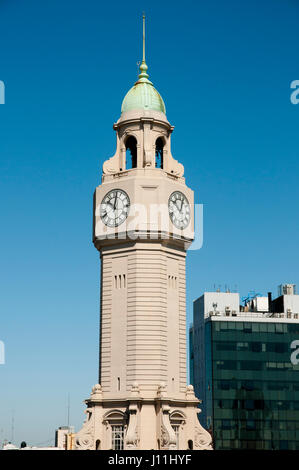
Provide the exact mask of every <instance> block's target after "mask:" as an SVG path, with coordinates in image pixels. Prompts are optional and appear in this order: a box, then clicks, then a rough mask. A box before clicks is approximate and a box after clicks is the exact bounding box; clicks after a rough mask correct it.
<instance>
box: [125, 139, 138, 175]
mask: <svg viewBox="0 0 299 470" xmlns="http://www.w3.org/2000/svg"><path fill="white" fill-rule="evenodd" d="M132 168H137V140H136V139H135V137H133V136H132V135H130V136H129V137H128V138H127V140H126V170H131V169H132Z"/></svg>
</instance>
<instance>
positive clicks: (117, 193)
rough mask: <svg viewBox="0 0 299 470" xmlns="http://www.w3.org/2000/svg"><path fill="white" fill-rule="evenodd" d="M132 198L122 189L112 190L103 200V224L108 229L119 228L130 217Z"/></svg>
mask: <svg viewBox="0 0 299 470" xmlns="http://www.w3.org/2000/svg"><path fill="white" fill-rule="evenodd" d="M129 209H130V198H129V196H128V194H127V193H126V192H125V191H123V190H122V189H112V190H111V191H109V192H108V193H107V194H106V195H105V196H104V198H103V200H102V202H101V206H100V216H101V220H102V222H103V223H104V224H105V225H107V226H108V227H117V226H118V225H120V224H122V223H123V222H124V221H125V219H126V218H127V217H128V214H129Z"/></svg>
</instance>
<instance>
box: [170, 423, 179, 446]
mask: <svg viewBox="0 0 299 470" xmlns="http://www.w3.org/2000/svg"><path fill="white" fill-rule="evenodd" d="M171 426H172V429H173V430H174V432H175V437H176V447H177V449H179V448H180V447H179V445H180V444H179V437H180V425H179V424H172V425H171Z"/></svg>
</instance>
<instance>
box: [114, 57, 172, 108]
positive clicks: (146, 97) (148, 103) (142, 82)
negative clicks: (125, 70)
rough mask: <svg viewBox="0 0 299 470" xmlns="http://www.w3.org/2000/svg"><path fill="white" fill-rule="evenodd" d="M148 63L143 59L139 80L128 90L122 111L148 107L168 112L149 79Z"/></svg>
mask: <svg viewBox="0 0 299 470" xmlns="http://www.w3.org/2000/svg"><path fill="white" fill-rule="evenodd" d="M146 71H147V65H146V63H145V61H142V63H141V65H140V72H141V73H140V74H139V77H138V81H137V82H136V83H135V85H134V86H133V87H132V88H131V89H130V90H129V91H128V93H127V94H126V96H125V97H124V100H123V102H122V105H121V112H122V113H125V112H126V111H131V110H133V109H148V110H154V111H160V112H162V113H164V114H166V109H165V104H164V101H163V99H162V97H161V95H160V94H159V93H158V92H157V90H156V89H155V87H154V85H153V84H152V82H150V81H149V80H148V74H147V73H146Z"/></svg>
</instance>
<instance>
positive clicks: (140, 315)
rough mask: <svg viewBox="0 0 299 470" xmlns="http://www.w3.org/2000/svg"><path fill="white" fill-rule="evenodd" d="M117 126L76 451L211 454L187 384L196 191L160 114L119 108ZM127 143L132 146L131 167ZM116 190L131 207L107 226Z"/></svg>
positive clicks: (105, 189) (108, 166) (98, 196)
mask: <svg viewBox="0 0 299 470" xmlns="http://www.w3.org/2000/svg"><path fill="white" fill-rule="evenodd" d="M149 83H150V82H149ZM137 84H138V82H137ZM143 85H144V82H143ZM143 88H144V87H143ZM137 91H138V90H137ZM135 95H136V93H135ZM126 99H127V98H126ZM134 99H135V98H134ZM127 102H128V99H127ZM114 129H115V131H116V135H117V146H116V152H115V155H114V156H113V157H112V158H110V159H108V160H107V161H106V162H105V163H104V165H103V174H102V184H101V185H100V186H98V187H97V189H96V191H95V196H94V238H93V241H94V245H95V247H96V248H97V250H98V251H99V252H100V256H101V267H102V269H101V326H100V377H99V382H100V385H99V384H98V385H95V386H94V387H93V389H92V393H91V396H90V398H89V399H87V400H86V405H87V409H86V420H85V422H84V425H83V428H82V429H81V431H79V432H78V433H77V434H76V438H75V445H76V448H77V449H104V450H105V449H111V448H112V447H114V448H115V449H119V448H124V449H165V450H166V449H167V450H171V449H192V448H193V449H195V450H196V449H198V450H200V449H211V436H210V434H209V433H208V432H207V431H205V430H204V429H203V428H202V427H201V426H200V424H199V421H198V417H197V414H198V412H200V410H199V408H198V404H199V400H198V399H197V398H196V397H195V395H194V391H193V387H192V386H191V385H189V386H186V310H185V282H186V279H185V258H186V250H187V248H188V246H189V245H190V244H191V243H192V240H193V238H194V220H193V212H194V211H193V204H194V199H193V191H192V190H191V189H190V188H188V187H187V186H186V184H185V179H184V177H183V173H184V167H183V165H182V164H180V163H179V162H178V161H176V160H175V159H174V158H173V157H172V154H171V145H170V138H171V133H172V131H173V127H172V126H171V125H170V124H169V122H168V121H167V118H166V116H165V114H164V113H163V112H160V111H157V110H150V109H136V110H129V111H126V112H123V113H122V115H121V117H120V119H119V121H118V122H117V123H116V124H115V125H114ZM131 137H134V139H135V140H134V141H135V142H136V148H135V149H133V150H132V152H131V153H132V155H133V153H134V152H135V153H134V155H135V160H134V165H133V167H132V168H130V169H129V168H128V155H127V154H128V149H127V142H128V139H129V138H131ZM158 139H160V141H159V142H160V144H159V145H160V167H159V168H158V165H157V140H158ZM161 147H162V151H161ZM113 190H114V191H115V192H116V191H122V192H124V193H125V194H126V195H127V197H128V200H129V201H130V207H129V210H128V214H127V217H126V218H125V220H123V221H122V222H121V223H119V224H117V226H111V224H110V226H108V225H107V224H106V223H105V221H104V219H105V216H104V218H103V209H102V208H103V201H104V200H105V197H106V195H107V194H108V193H109V192H110V191H113ZM176 191H177V192H179V194H180V195H184V197H185V198H186V201H187V203H188V206H189V208H188V207H187V206H186V207H187V209H186V210H187V215H186V218H185V220H186V224H185V225H186V226H185V227H184V228H182V227H180V228H178V227H177V226H176V225H175V224H174V223H173V222H172V220H171V218H170V216H169V210H170V209H169V200H170V196H171V195H172V194H173V193H174V192H176ZM113 194H114V193H112V195H113ZM113 197H114V196H113ZM111 200H112V203H111V202H110V203H109V202H108V203H107V204H108V209H109V211H110V212H109V213H110V214H111V213H113V211H114V212H115V211H118V213H121V210H120V209H118V207H119V206H118V203H117V201H116V196H115V198H114V199H111ZM107 204H106V206H107ZM120 204H121V203H120ZM182 204H183V202H181V203H179V204H177V206H178V210H177V211H178V213H179V212H180V210H181V211H182ZM104 206H105V204H104ZM113 206H114V207H113ZM179 209H180V210H179ZM106 210H107V209H106ZM187 216H188V217H189V219H188V217H187ZM123 217H124V216H123ZM184 217H185V215H184ZM107 219H108V216H107Z"/></svg>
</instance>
